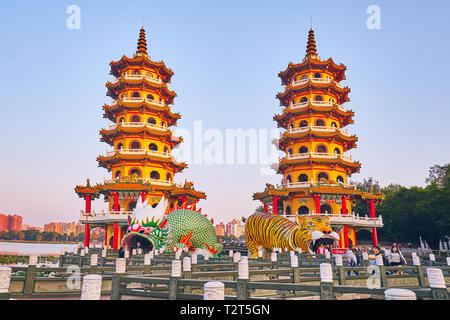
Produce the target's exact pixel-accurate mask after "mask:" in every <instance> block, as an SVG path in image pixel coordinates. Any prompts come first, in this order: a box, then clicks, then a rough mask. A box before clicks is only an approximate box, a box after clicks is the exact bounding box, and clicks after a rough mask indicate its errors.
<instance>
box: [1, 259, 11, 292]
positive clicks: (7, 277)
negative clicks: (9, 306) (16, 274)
mask: <svg viewBox="0 0 450 320" xmlns="http://www.w3.org/2000/svg"><path fill="white" fill-rule="evenodd" d="M10 283H11V268H10V267H6V266H0V300H9V298H10V296H11V294H10V293H9V285H10Z"/></svg>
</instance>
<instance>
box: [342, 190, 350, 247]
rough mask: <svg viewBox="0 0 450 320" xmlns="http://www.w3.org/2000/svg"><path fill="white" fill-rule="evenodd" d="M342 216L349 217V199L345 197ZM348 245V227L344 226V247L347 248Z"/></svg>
mask: <svg viewBox="0 0 450 320" xmlns="http://www.w3.org/2000/svg"><path fill="white" fill-rule="evenodd" d="M342 215H347V198H346V197H345V196H343V197H342ZM348 244H349V241H348V225H346V224H344V247H345V248H347V247H348Z"/></svg>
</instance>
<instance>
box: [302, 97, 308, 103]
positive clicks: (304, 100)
mask: <svg viewBox="0 0 450 320" xmlns="http://www.w3.org/2000/svg"><path fill="white" fill-rule="evenodd" d="M300 102H301V103H304V102H308V98H307V97H303V98H301V99H300Z"/></svg>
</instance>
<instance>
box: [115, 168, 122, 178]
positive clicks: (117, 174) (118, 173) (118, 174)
mask: <svg viewBox="0 0 450 320" xmlns="http://www.w3.org/2000/svg"><path fill="white" fill-rule="evenodd" d="M121 175H122V171H120V170H119V171H116V179H117V178H120V176H121Z"/></svg>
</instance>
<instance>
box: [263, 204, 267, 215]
mask: <svg viewBox="0 0 450 320" xmlns="http://www.w3.org/2000/svg"><path fill="white" fill-rule="evenodd" d="M263 203H264V213H267V204H266V203H265V202H264V201H263Z"/></svg>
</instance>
